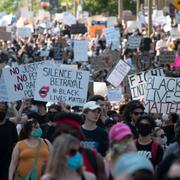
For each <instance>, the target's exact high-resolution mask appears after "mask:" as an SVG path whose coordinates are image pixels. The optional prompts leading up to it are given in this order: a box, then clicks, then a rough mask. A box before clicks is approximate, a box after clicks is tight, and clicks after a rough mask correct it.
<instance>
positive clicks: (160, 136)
mask: <svg viewBox="0 0 180 180" xmlns="http://www.w3.org/2000/svg"><path fill="white" fill-rule="evenodd" d="M154 138H155V140H156V141H157V142H159V143H160V144H161V145H162V146H163V147H164V146H165V145H166V144H167V136H166V134H165V132H164V130H163V129H162V128H160V127H156V128H155V130H154Z"/></svg>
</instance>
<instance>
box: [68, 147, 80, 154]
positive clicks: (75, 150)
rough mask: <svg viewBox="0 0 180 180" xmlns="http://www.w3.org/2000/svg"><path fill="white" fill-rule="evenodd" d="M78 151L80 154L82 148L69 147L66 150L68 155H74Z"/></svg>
mask: <svg viewBox="0 0 180 180" xmlns="http://www.w3.org/2000/svg"><path fill="white" fill-rule="evenodd" d="M78 152H79V153H81V154H82V152H83V148H82V147H80V148H79V149H70V150H69V151H68V153H67V155H68V156H75V155H76V153H78Z"/></svg>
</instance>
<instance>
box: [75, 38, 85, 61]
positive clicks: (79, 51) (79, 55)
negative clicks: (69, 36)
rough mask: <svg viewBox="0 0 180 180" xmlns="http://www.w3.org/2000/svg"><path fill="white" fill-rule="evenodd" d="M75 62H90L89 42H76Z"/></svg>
mask: <svg viewBox="0 0 180 180" xmlns="http://www.w3.org/2000/svg"><path fill="white" fill-rule="evenodd" d="M73 49H74V61H88V41H87V40H74V47H73Z"/></svg>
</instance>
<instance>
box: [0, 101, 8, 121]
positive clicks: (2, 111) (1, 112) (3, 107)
mask: <svg viewBox="0 0 180 180" xmlns="http://www.w3.org/2000/svg"><path fill="white" fill-rule="evenodd" d="M7 110H8V105H7V103H6V102H0V122H1V121H3V120H4V118H5V117H6V114H7Z"/></svg>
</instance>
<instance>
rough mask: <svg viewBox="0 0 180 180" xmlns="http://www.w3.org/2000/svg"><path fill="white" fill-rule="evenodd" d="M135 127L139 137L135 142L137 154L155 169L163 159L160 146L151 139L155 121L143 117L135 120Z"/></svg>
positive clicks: (145, 116)
mask: <svg viewBox="0 0 180 180" xmlns="http://www.w3.org/2000/svg"><path fill="white" fill-rule="evenodd" d="M136 126H137V129H138V133H139V137H138V139H137V140H136V141H135V142H136V147H137V150H138V154H140V155H142V156H145V157H146V158H147V159H149V160H150V161H151V162H152V164H153V165H154V167H155V166H156V165H158V164H159V163H160V162H161V160H162V157H163V148H162V146H161V145H160V144H159V143H158V142H156V141H155V140H154V139H153V137H152V133H153V130H154V128H155V126H156V125H155V121H154V119H152V118H151V117H150V116H149V115H143V116H141V117H140V118H139V119H138V120H137V123H136Z"/></svg>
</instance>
